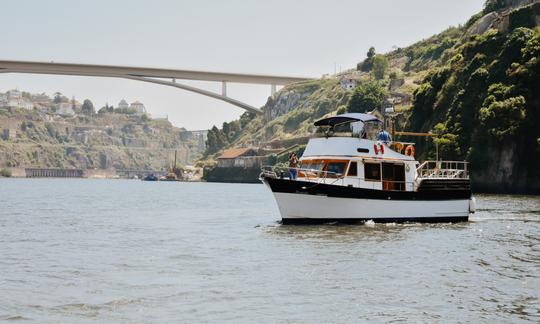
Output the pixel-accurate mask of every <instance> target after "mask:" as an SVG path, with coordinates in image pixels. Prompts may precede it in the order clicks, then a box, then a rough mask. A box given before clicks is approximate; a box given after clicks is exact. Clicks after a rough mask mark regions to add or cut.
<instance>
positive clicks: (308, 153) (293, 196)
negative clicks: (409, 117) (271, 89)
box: [261, 113, 476, 224]
mask: <svg viewBox="0 0 540 324" xmlns="http://www.w3.org/2000/svg"><path fill="white" fill-rule="evenodd" d="M381 124H382V122H381V120H380V119H379V118H378V117H376V116H375V115H371V114H363V113H349V114H342V115H337V116H331V117H327V118H323V119H321V120H318V121H316V122H315V124H314V125H315V126H316V127H317V128H316V129H317V131H316V132H315V135H314V136H313V137H312V138H310V139H309V141H308V144H307V146H306V148H305V150H304V152H303V154H302V156H301V157H300V159H299V163H300V164H299V165H298V167H294V168H287V169H286V170H279V169H277V168H276V167H270V166H265V167H263V170H262V173H261V180H262V182H263V183H264V184H265V185H266V186H267V187H268V188H269V189H270V190H271V191H272V193H273V195H274V197H275V200H276V202H277V205H278V208H279V211H280V213H281V218H282V223H283V224H304V223H327V222H344V223H356V222H365V221H369V220H372V221H373V222H386V223H388V222H459V221H467V220H468V219H469V215H470V213H474V211H475V209H476V207H475V200H474V198H473V196H472V193H471V186H470V179H469V173H468V163H467V162H465V161H442V160H438V159H437V160H428V161H423V162H419V161H417V160H416V159H415V158H414V155H415V152H414V143H405V142H399V141H392V140H391V136H389V133H388V132H386V131H385V130H384V128H382V127H381ZM381 128H382V129H381ZM290 171H295V172H290ZM288 173H289V174H290V175H289V176H287V174H288ZM295 174H296V176H295Z"/></svg>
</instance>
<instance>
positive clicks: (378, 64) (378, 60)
mask: <svg viewBox="0 0 540 324" xmlns="http://www.w3.org/2000/svg"><path fill="white" fill-rule="evenodd" d="M371 71H372V73H373V77H374V78H375V79H376V80H382V79H384V76H385V75H386V72H387V71H388V59H387V58H386V56H384V55H382V54H377V55H375V56H374V57H373V67H372V69H371Z"/></svg>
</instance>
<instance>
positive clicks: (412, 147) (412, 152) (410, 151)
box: [405, 145, 414, 157]
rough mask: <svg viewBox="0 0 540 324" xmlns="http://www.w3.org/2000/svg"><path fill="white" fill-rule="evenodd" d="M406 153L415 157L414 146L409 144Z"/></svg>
mask: <svg viewBox="0 0 540 324" xmlns="http://www.w3.org/2000/svg"><path fill="white" fill-rule="evenodd" d="M405 155H407V156H411V157H414V146H412V145H407V147H406V148H405Z"/></svg>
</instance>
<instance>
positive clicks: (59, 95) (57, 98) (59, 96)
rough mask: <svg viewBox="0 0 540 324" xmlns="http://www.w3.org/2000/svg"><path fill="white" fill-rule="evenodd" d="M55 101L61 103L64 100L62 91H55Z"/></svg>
mask: <svg viewBox="0 0 540 324" xmlns="http://www.w3.org/2000/svg"><path fill="white" fill-rule="evenodd" d="M53 102H54V103H55V104H58V103H61V102H62V93H61V92H55V93H54V99H53Z"/></svg>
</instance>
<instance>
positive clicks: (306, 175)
mask: <svg viewBox="0 0 540 324" xmlns="http://www.w3.org/2000/svg"><path fill="white" fill-rule="evenodd" d="M289 170H296V171H297V172H298V173H297V179H298V180H303V181H309V182H314V183H324V184H338V183H340V181H344V180H345V179H349V183H347V184H348V185H354V186H357V187H361V186H363V187H366V186H367V187H369V184H370V183H373V184H376V183H379V184H381V183H382V189H383V190H387V191H406V190H407V185H409V184H410V185H411V186H412V187H414V186H415V182H414V181H399V180H385V179H381V180H380V181H372V180H369V179H365V178H359V177H356V176H355V177H347V176H346V175H345V174H343V173H338V172H332V171H324V170H319V169H310V168H292V167H285V166H263V167H262V172H261V177H270V178H281V179H289ZM345 184H346V183H342V185H345ZM374 189H375V187H374Z"/></svg>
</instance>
